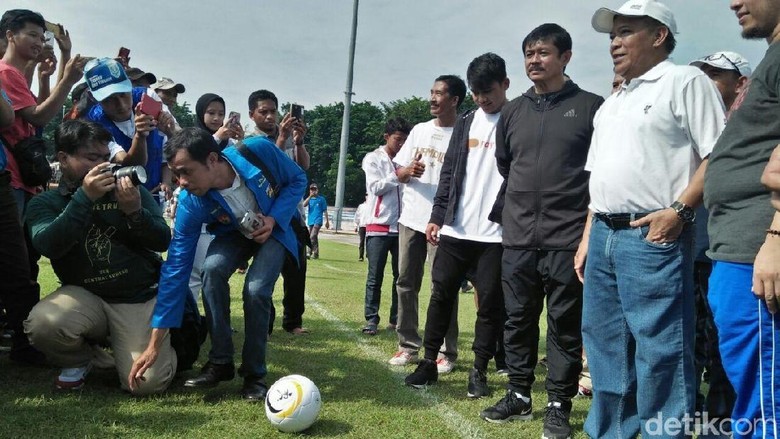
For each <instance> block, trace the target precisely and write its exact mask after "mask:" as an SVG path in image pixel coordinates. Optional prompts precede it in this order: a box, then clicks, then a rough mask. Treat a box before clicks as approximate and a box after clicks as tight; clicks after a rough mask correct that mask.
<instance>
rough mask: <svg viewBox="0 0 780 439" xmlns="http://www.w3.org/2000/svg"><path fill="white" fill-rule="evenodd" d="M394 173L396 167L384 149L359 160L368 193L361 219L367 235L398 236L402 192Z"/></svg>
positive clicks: (383, 147) (383, 146) (380, 148)
mask: <svg viewBox="0 0 780 439" xmlns="http://www.w3.org/2000/svg"><path fill="white" fill-rule="evenodd" d="M397 169H398V165H396V164H395V163H394V162H393V159H391V158H390V156H389V155H388V154H387V151H385V145H382V146H380V147H379V148H377V149H375V150H374V151H371V152H370V153H368V154H366V156H365V157H364V158H363V172H365V173H366V193H368V198H367V199H366V205H367V211H366V213H365V216H364V219H365V222H366V224H365V226H366V234H367V235H382V234H388V233H398V217H400V216H401V194H402V190H403V188H402V185H401V183H400V182H399V181H398V176H397V175H396V170H397Z"/></svg>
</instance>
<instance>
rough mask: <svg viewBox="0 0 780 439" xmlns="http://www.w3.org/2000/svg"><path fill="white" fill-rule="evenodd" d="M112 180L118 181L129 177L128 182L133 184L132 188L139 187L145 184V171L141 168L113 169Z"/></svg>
mask: <svg viewBox="0 0 780 439" xmlns="http://www.w3.org/2000/svg"><path fill="white" fill-rule="evenodd" d="M112 172H113V174H114V178H115V179H117V180H119V179H120V178H122V177H130V181H132V182H133V186H140V185H142V184H144V183H146V169H144V168H143V166H125V167H122V168H114V169H113V170H112Z"/></svg>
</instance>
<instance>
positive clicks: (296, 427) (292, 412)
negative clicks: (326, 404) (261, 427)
mask: <svg viewBox="0 0 780 439" xmlns="http://www.w3.org/2000/svg"><path fill="white" fill-rule="evenodd" d="M321 407H322V400H321V399H320V390H319V389H318V388H317V386H316V385H315V384H314V383H313V382H312V380H310V379H308V378H306V377H305V376H301V375H288V376H286V377H284V378H280V379H279V380H278V381H277V382H275V383H274V385H273V386H271V388H270V389H268V393H267V395H266V397H265V415H266V416H267V417H268V420H269V421H271V424H273V425H274V426H275V427H276V428H278V429H279V430H280V431H283V432H285V433H297V432H299V431H303V430H306V429H307V428H309V427H311V425H312V424H314V421H315V420H316V419H317V415H319V414H320V408H321Z"/></svg>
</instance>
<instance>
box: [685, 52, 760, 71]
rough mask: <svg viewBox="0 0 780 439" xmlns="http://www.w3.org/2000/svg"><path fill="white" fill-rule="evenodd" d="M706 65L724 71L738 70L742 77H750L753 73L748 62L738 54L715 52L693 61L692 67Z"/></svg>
mask: <svg viewBox="0 0 780 439" xmlns="http://www.w3.org/2000/svg"><path fill="white" fill-rule="evenodd" d="M704 64H709V65H711V66H712V67H716V68H718V69H723V70H736V71H737V73H739V75H740V76H750V74H751V73H753V70H751V68H750V63H749V62H748V60H746V59H745V58H743V57H742V55H740V54H738V53H737V52H726V51H723V52H715V53H713V54H712V55H707V56H705V57H702V58H699V59H697V60H695V61H691V65H692V66H694V67H701V66H702V65H704Z"/></svg>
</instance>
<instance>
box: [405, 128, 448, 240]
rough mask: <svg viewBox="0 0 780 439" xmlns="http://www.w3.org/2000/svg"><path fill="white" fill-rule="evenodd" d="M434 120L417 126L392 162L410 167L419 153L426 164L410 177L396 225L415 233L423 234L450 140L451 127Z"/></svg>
mask: <svg viewBox="0 0 780 439" xmlns="http://www.w3.org/2000/svg"><path fill="white" fill-rule="evenodd" d="M435 121H436V119H433V120H430V121H428V122H423V123H420V124H417V125H415V126H414V128H413V129H412V132H411V133H409V137H408V138H407V139H406V142H405V143H404V146H403V147H402V148H401V150H400V151H399V152H398V155H396V156H395V158H394V159H393V161H394V162H395V163H397V164H398V165H399V166H404V167H405V166H409V164H411V163H412V161H413V160H414V159H415V158H416V157H417V155H418V154H421V155H422V159H421V161H422V162H423V163H424V164H425V172H424V173H423V175H421V176H420V177H419V178H414V177H412V178H411V179H410V180H409V182H408V183H406V184H405V186H404V192H403V198H402V200H401V205H402V208H401V217H400V218H399V219H398V222H399V223H401V224H403V225H405V226H406V227H409V228H410V229H413V230H416V231H418V232H423V233H424V232H425V227H426V226H427V225H428V220H429V219H430V218H431V210H432V209H433V197H434V196H435V195H436V189H437V188H438V187H439V174H440V173H441V165H442V163H444V155H445V154H446V153H447V147H448V146H449V144H450V138H451V137H452V127H439V126H436V123H435Z"/></svg>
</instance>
